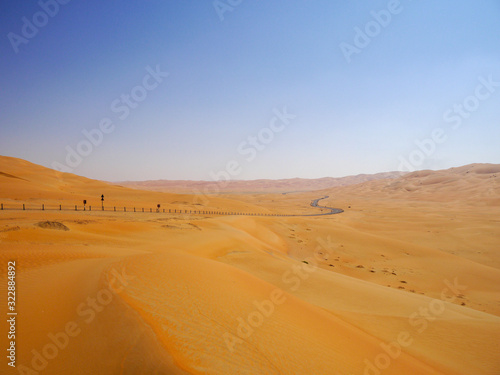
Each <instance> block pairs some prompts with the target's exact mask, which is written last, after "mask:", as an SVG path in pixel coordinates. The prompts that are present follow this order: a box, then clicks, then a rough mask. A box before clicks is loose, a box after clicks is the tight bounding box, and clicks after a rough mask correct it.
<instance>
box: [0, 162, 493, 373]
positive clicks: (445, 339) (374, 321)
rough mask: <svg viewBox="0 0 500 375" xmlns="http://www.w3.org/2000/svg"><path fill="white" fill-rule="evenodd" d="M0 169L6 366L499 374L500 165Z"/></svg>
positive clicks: (29, 369)
mask: <svg viewBox="0 0 500 375" xmlns="http://www.w3.org/2000/svg"><path fill="white" fill-rule="evenodd" d="M0 172H1V173H0V203H2V204H3V205H4V209H3V210H1V211H0V267H1V268H0V294H1V295H2V296H3V297H2V301H3V302H0V303H1V304H2V311H3V314H4V319H2V321H3V323H2V324H1V325H0V334H1V337H2V340H1V342H2V349H3V351H4V353H5V352H7V353H9V350H8V349H9V345H11V344H10V342H11V341H12V340H9V339H8V337H7V334H8V332H9V329H10V326H11V325H10V323H9V322H8V321H7V319H6V318H5V317H6V316H7V317H9V315H6V313H8V312H9V310H7V308H8V305H7V293H8V264H9V262H15V270H16V276H15V286H16V295H15V296H16V301H15V311H16V313H17V315H16V316H15V321H16V324H15V340H14V341H15V365H16V367H15V368H13V367H11V366H9V365H8V362H9V361H10V360H9V359H8V358H5V356H4V357H3V360H2V363H0V373H2V374H229V375H233V374H265V375H270V374H300V375H304V374H315V375H319V374H326V375H330V374H331V375H358V374H370V375H379V374H384V375H390V374H394V375H420V374H421V375H434V374H435V375H438V374H439V375H445V374H446V375H455V374H457V375H458V374H463V375H495V374H496V375H498V374H500V185H499V177H500V165H493V164H472V165H467V166H463V167H458V168H452V169H448V170H441V171H418V172H413V173H408V174H405V175H389V176H382V177H385V178H377V179H373V180H366V179H365V180H362V181H359V179H355V178H354V179H352V181H351V183H346V184H344V183H343V184H338V186H333V187H330V188H325V187H324V185H323V182H324V181H323V182H322V183H321V184H319V185H318V186H317V189H316V188H315V185H314V182H311V181H310V182H308V183H307V184H305V185H301V187H302V188H301V189H295V188H294V186H293V184H285V185H279V186H278V185H273V183H272V181H271V182H269V181H268V182H265V183H260V184H259V186H258V189H257V190H256V188H255V186H253V185H252V186H250V187H248V186H247V188H245V184H243V183H241V184H240V185H238V186H236V187H235V188H234V189H233V190H232V191H231V189H227V188H226V187H225V188H224V189H221V192H220V193H219V194H209V195H203V196H201V197H200V194H199V193H198V194H193V191H190V190H189V186H186V189H185V191H184V192H181V191H180V189H179V186H175V191H174V190H170V191H169V186H167V185H168V184H167V185H166V186H163V187H162V186H160V187H159V186H158V184H156V185H155V186H153V187H151V186H148V184H143V185H142V186H139V187H138V186H137V185H136V186H134V188H132V187H126V186H119V185H113V184H109V183H106V182H101V181H95V180H89V179H86V178H83V177H79V176H77V175H73V174H67V173H60V172H56V171H53V170H50V169H47V168H44V167H41V166H38V165H35V164H31V163H29V162H27V161H24V160H20V159H15V158H10V157H0ZM344 182H345V181H344ZM139 188H140V189H143V190H139ZM148 188H151V190H148ZM153 190H154V191H153ZM101 195H104V196H105V201H104V203H105V208H106V210H105V211H102V209H101V201H100V197H101ZM324 196H328V198H325V199H323V200H321V201H320V202H319V204H320V205H321V206H327V207H335V208H340V209H343V210H344V212H343V213H340V214H335V215H324V216H305V215H308V214H315V213H321V212H323V213H326V212H327V211H328V210H326V209H324V208H315V207H311V206H310V202H311V201H312V200H314V199H317V198H321V197H324ZM84 199H86V200H87V205H88V206H91V207H92V210H91V211H90V210H89V207H86V210H85V211H83V206H82V201H83V200H84ZM22 204H25V208H26V210H22ZM42 204H43V205H44V208H45V210H43V211H42V210H41V206H42ZM157 204H161V206H160V207H161V208H160V212H156V205H157ZM59 205H62V207H61V208H63V209H62V210H59ZM75 205H77V209H78V210H77V211H75V210H74V206H75ZM113 207H117V210H116V211H114V210H113V209H112V208H113ZM123 207H127V211H126V212H124V210H123ZM133 207H136V210H137V212H133V211H132V208H133ZM142 208H146V209H145V212H142ZM150 209H151V210H152V212H149V210H150ZM163 209H166V211H167V212H165V213H164V212H163ZM169 209H170V210H174V209H175V210H176V211H177V212H176V213H168V210H169ZM179 210H182V213H181V214H179V213H178V211H179ZM189 210H191V211H197V212H199V211H201V212H203V211H205V212H207V211H210V212H212V211H217V212H230V213H248V214H250V213H251V214H259V215H234V214H212V213H209V214H207V213H193V212H192V213H186V211H189ZM276 214H287V215H289V214H293V215H297V216H270V215H276ZM299 215H304V216H299ZM6 349H7V350H6Z"/></svg>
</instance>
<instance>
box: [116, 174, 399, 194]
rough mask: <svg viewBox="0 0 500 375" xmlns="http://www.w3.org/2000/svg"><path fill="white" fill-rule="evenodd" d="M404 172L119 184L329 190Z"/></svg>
mask: <svg viewBox="0 0 500 375" xmlns="http://www.w3.org/2000/svg"><path fill="white" fill-rule="evenodd" d="M402 175H404V173H403V172H383V173H376V174H359V175H356V176H348V177H338V178H335V177H323V178H316V179H306V178H289V179H282V180H265V179H262V180H250V181H244V180H230V181H225V180H224V179H221V180H220V181H189V180H149V181H121V182H117V184H119V185H122V186H126V187H130V188H134V189H140V190H151V191H162V192H171V193H179V192H181V193H188V192H192V193H198V194H199V193H214V192H221V193H224V192H225V193H228V192H229V193H287V192H292V193H295V192H304V191H313V190H320V189H327V188H331V187H337V186H348V185H354V184H359V183H362V182H366V181H371V180H379V179H387V178H396V177H399V176H402Z"/></svg>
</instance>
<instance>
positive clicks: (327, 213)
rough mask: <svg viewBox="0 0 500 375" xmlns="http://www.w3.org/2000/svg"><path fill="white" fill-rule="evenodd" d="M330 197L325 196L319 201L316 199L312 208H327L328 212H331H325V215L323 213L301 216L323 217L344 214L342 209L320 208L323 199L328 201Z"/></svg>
mask: <svg viewBox="0 0 500 375" xmlns="http://www.w3.org/2000/svg"><path fill="white" fill-rule="evenodd" d="M328 197H329V196H328V195H325V196H324V197H323V198H318V199H315V200H313V201H312V202H311V206H312V207H317V208H325V209H327V210H330V212H325V213H321V214H311V215H301V216H323V215H335V214H340V213H342V212H344V210H342V209H340V208H333V207H325V206H318V202H319V201H320V200H322V199H326V198H328Z"/></svg>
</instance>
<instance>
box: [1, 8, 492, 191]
mask: <svg viewBox="0 0 500 375" xmlns="http://www.w3.org/2000/svg"><path fill="white" fill-rule="evenodd" d="M231 3H232V4H236V5H230V4H231ZM499 21H500V1H498V0H483V1H476V2H473V1H451V0H443V1H431V0H424V1H412V0H401V1H397V0H390V1H369V2H368V1H331V0H330V1H327V0H317V1H304V0H291V1H284V0H281V1H272V0H271V1H258V2H256V1H250V0H243V1H237V0H232V1H231V2H229V1H228V0H221V1H215V2H214V1H190V2H186V1H184V2H181V1H159V0H149V1H141V2H131V1H128V2H127V1H114V2H102V1H96V0H90V1H78V0H71V1H68V0H64V1H63V0H60V2H56V0H41V1H40V2H37V1H30V2H20V1H14V0H5V1H2V2H1V4H0V36H1V42H0V154H1V155H7V156H13V157H18V158H22V159H26V160H29V161H31V162H34V163H37V164H41V165H43V166H46V167H58V168H65V169H67V170H70V171H72V172H73V173H76V174H78V175H83V176H86V177H90V178H96V179H102V180H108V181H121V180H146V179H192V180H212V179H217V178H221V177H222V175H223V174H224V173H219V172H220V171H226V172H225V173H228V174H229V175H231V177H232V178H234V179H258V178H271V179H277V178H293V177H303V178H318V177H325V176H331V177H339V176H346V175H354V174H359V173H377V172H384V171H393V170H398V169H409V168H413V169H427V168H428V169H443V168H449V167H453V166H459V165H464V164H469V163H500V147H499V141H500V22H499ZM277 114H278V115H277ZM100 126H101V129H100ZM85 134H87V135H85ZM252 137H256V140H255V138H252ZM92 142H93V143H92Z"/></svg>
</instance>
